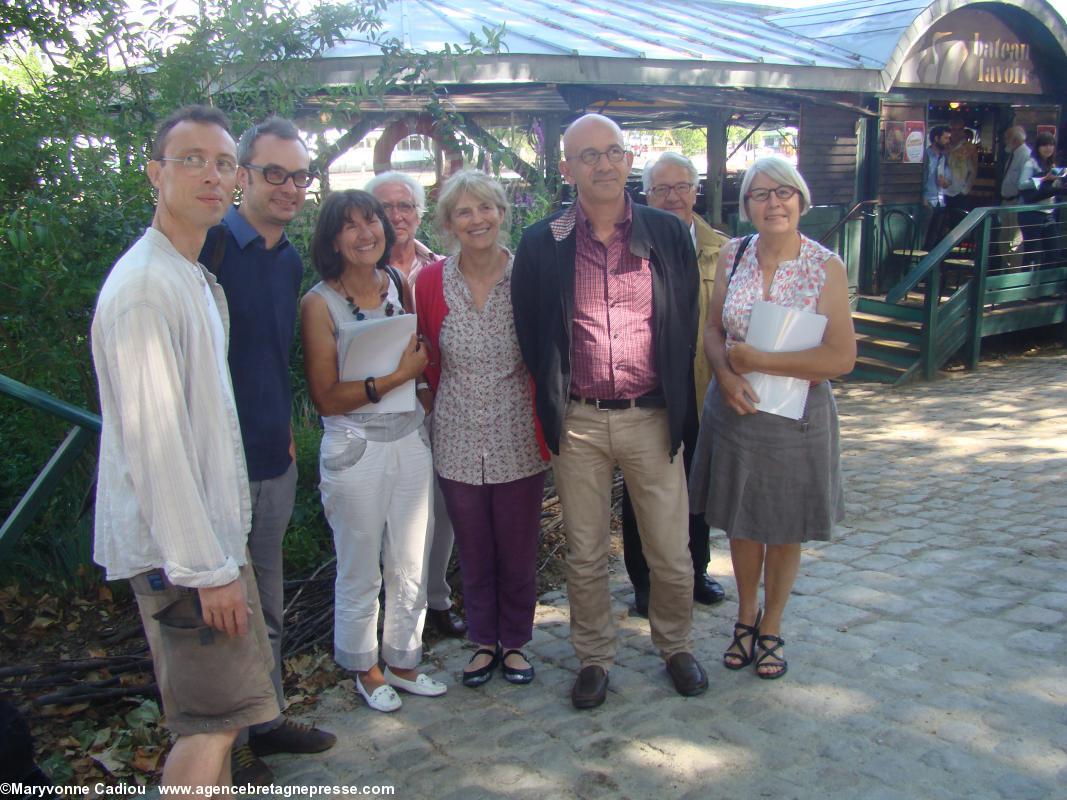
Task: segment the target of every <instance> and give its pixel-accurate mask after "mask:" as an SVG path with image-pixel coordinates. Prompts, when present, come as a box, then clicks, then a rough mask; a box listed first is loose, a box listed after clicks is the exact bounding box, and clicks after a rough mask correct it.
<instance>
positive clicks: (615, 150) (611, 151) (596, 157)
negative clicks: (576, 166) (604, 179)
mask: <svg viewBox="0 0 1067 800" xmlns="http://www.w3.org/2000/svg"><path fill="white" fill-rule="evenodd" d="M625 155H626V151H625V150H623V149H622V148H621V147H619V146H618V145H617V144H613V145H612V146H611V147H609V148H608V149H607V150H594V149H593V148H592V147H590V148H589V149H588V150H583V151H582V152H580V153H579V154H578V155H577V156H576V158H577V159H578V160H579V161H581V162H582V163H583V164H585V165H586V166H587V167H595V166H596V165H597V164H599V163H600V157H601V156H607V157H608V161H610V162H611V163H612V164H618V163H619V162H620V161H622V159H623V157H624V156H625ZM567 160H568V161H571V160H572V159H570V158H568V159H567Z"/></svg>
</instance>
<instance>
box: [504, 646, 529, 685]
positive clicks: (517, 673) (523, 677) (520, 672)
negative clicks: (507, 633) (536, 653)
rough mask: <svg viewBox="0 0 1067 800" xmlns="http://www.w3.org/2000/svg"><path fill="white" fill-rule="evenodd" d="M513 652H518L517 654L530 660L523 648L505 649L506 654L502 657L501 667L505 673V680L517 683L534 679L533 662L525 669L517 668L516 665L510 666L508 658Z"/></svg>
mask: <svg viewBox="0 0 1067 800" xmlns="http://www.w3.org/2000/svg"><path fill="white" fill-rule="evenodd" d="M512 653H516V654H517V655H520V656H522V657H523V659H525V660H526V661H529V660H530V659H528V658H526V654H525V653H523V652H522V650H516V649H515V648H512V649H510V650H505V651H504V654H503V655H502V656H501V659H500V669H501V671H502V672H503V673H504V680H506V681H507V682H508V683H515V684H524V683H530V682H531V681H532V680H533V679H534V668H533V664H531V665H530V666H528V667H525V668H524V669H515V667H509V666H508V665H507V661H506V659H507V657H508V656H510V655H511V654H512Z"/></svg>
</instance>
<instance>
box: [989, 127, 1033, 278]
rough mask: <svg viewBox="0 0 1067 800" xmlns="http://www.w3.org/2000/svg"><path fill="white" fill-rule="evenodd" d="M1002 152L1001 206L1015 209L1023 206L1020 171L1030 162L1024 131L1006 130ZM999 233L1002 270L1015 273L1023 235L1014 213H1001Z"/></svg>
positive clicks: (997, 234)
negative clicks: (1003, 157) (1012, 270)
mask: <svg viewBox="0 0 1067 800" xmlns="http://www.w3.org/2000/svg"><path fill="white" fill-rule="evenodd" d="M1004 151H1005V152H1006V153H1007V154H1008V160H1007V162H1006V163H1005V164H1004V177H1003V178H1002V179H1001V181H1000V204H1001V205H1002V206H1017V205H1020V204H1021V203H1022V199H1021V198H1020V197H1019V181H1020V179H1021V178H1022V174H1023V168H1024V167H1025V166H1026V162H1027V161H1029V160H1030V148H1029V147H1027V146H1026V130H1025V129H1024V128H1022V127H1021V126H1019V125H1015V126H1013V127H1011V128H1008V130H1007V131H1005V133H1004ZM998 216H999V217H1000V229H999V230H998V231H997V232H996V242H997V244H998V245H999V248H1000V251H1001V253H1002V254H1003V255H1004V256H1005V266H1006V267H1008V268H1010V269H1018V268H1019V265H1020V264H1021V263H1022V258H1021V255H1020V253H1019V250H1020V246H1021V245H1022V232H1021V231H1020V230H1019V215H1018V214H1017V213H1016V212H1015V211H1001V212H1000V214H999V215H998Z"/></svg>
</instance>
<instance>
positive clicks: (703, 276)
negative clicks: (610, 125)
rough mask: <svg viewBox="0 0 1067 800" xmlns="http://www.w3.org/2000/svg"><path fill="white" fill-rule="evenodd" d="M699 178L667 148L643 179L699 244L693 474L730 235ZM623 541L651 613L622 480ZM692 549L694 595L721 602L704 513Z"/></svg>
mask: <svg viewBox="0 0 1067 800" xmlns="http://www.w3.org/2000/svg"><path fill="white" fill-rule="evenodd" d="M698 182H699V177H698V173H697V169H696V167H695V166H694V165H693V162H692V161H690V160H689V159H688V158H686V157H685V156H683V155H679V154H678V153H663V154H662V155H661V156H660V157H659V158H658V159H657V160H656V161H649V162H648V163H646V164H645V169H644V172H643V174H642V183H643V186H644V190H645V196H646V197H647V198H648V204H649V205H650V206H652V207H653V208H658V209H661V210H663V211H669V212H670V213H672V214H674V215H675V216H676V217H678V219H680V220H681V221H682V222H683V223H684V224H685V226H686V227H687V228H688V229H689V235H690V238H691V239H692V241H693V246H694V247H695V248H696V254H697V268H698V269H699V271H700V295H699V306H700V318H699V319H700V321H699V325H698V327H697V347H696V357H695V358H694V359H693V375H694V377H695V384H696V387H695V392H694V398H695V400H696V406H695V408H694V409H692V411H693V413H692V414H690V416H689V418H688V419H687V420H686V427H685V434H684V436H683V439H682V441H683V444H684V445H685V448H684V450H683V457H684V461H685V472H686V475H687V476H688V474H689V461H690V458H691V457H692V452H693V447H694V446H695V444H696V435H697V430H698V422H699V420H698V415H699V412H700V409H701V407H702V406H703V404H704V393H705V392H706V391H707V389H708V384H709V383H710V382H711V368H710V367H709V366H708V361H707V359H706V358H705V357H704V323H705V322H706V321H707V318H708V304H709V303H710V301H711V290H712V288H713V287H714V285H715V263H716V261H717V260H718V258H719V250H720V249H722V246H723V245H724V244H725V243H726V242H727V241H728V239H727V237H726V236H725V235H723V234H721V233H719V232H718V231H717V230H715V229H714V228H712V227H711V226H710V225H708V223H706V222H705V221H704V220H702V219H701V218H700V217H698V216H697V215H696V214H694V213H693V206H694V205H695V204H696V199H697V184H698ZM622 543H623V556H624V559H625V561H626V573H627V575H629V577H630V583H631V584H633V587H634V608H635V610H636V612H637V613H638V614H639V615H641V616H643V617H647V616H648V595H649V572H648V562H647V561H646V560H645V555H644V552H643V551H642V549H641V537H640V535H639V533H638V530H637V519H636V517H635V516H634V509H633V504H632V503H631V502H630V492H629V490H628V489H627V488H626V484H623V494H622ZM689 554H690V556H692V559H693V599H694V600H696V601H697V602H698V603H703V604H704V605H713V604H714V603H720V602H722V600H723V598H724V597H725V596H726V593H725V592H724V591H723V588H722V586H721V585H720V584H719V582H718V581H716V580H715V579H713V578H711V577H710V576H709V575H708V573H707V569H708V562H709V561H710V559H711V548H710V544H709V541H708V526H707V524H706V523H705V522H704V518H703V516H702V515H700V514H694V515H690V517H689Z"/></svg>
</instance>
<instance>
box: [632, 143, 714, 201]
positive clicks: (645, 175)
mask: <svg viewBox="0 0 1067 800" xmlns="http://www.w3.org/2000/svg"><path fill="white" fill-rule="evenodd" d="M660 164H674V165H675V166H678V167H684V168H685V169H686V171H687V172H688V173H689V180H690V182H691V183H692V184H693V185H694V186H696V185H697V184H699V183H700V173H699V172H697V168H696V166H695V165H694V164H693V162H692V161H690V160H689V159H688V158H686V157H685V156H683V155H682V154H681V153H663V154H661V155H660V157H659V158H657V159H656V160H655V161H646V162H645V169H644V171H643V172H642V173H641V186H642V188H643V189H644V192H645V194H648V190H649V189H651V188H652V173H653V172H654V171H655V169H656V167H658V166H659V165H660Z"/></svg>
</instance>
